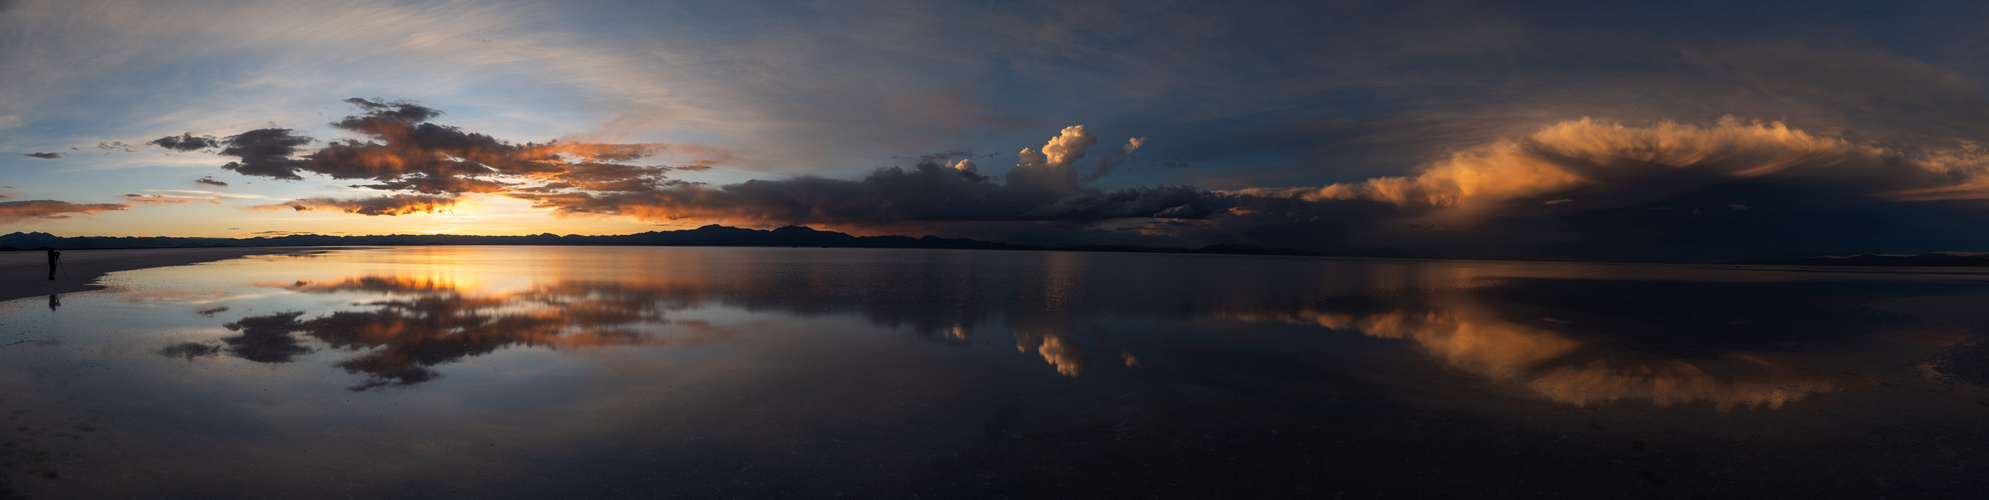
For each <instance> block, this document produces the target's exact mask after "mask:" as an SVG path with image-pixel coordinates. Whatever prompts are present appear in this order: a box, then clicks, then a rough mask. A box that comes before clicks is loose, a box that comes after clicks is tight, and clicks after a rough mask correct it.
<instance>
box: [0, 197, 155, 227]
mask: <svg viewBox="0 0 1989 500" xmlns="http://www.w3.org/2000/svg"><path fill="white" fill-rule="evenodd" d="M130 209H131V205H128V204H124V203H70V202H66V201H56V200H25V201H0V224H18V223H22V222H32V221H34V220H35V219H67V218H70V217H74V216H73V215H69V214H94V213H97V212H114V211H124V210H130Z"/></svg>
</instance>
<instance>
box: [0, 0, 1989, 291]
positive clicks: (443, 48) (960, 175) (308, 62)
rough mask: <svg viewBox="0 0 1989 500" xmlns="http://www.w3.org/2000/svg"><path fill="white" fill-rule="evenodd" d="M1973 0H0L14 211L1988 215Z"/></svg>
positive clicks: (1324, 241)
mask: <svg viewBox="0 0 1989 500" xmlns="http://www.w3.org/2000/svg"><path fill="white" fill-rule="evenodd" d="M1984 26H1989V4H1984V3H1982V2H1893V3H1872V2H1856V3H1851V2H1808V1H1806V2H1650V3H1647V4H1645V5H1620V4H1615V3H1604V2H1567V3H1553V2H1522V3H1508V2H1487V1H1468V2H1467V1H1458V2H1447V1H1438V2H1397V1H1389V2H1166V1H1140V2H1131V1H1128V2H1110V1H1105V2H1030V1H974V2H911V1H907V2H861V1H837V2H648V1H630V2H595V1H569V2H495V1H438V2H399V1H375V0H361V1H351V2H329V1H293V0H265V1H194V0H188V1H177V2H104V1H89V0H63V1H43V0H0V74H4V75H7V76H6V77H5V78H0V186H5V187H0V231H4V232H12V231H40V232H48V233H52V234H56V235H60V236H204V237H251V236H258V235H273V234H290V233H316V234H432V233H450V234H505V235H511V234H539V233H555V234H627V233H636V232H643V231H653V230H673V229H686V228H694V227H698V226H702V225H706V224H724V225H729V226H738V227H753V228H774V227H780V226H785V225H806V226H810V227H815V228H817V229H824V230H836V231H844V232H849V233H852V234H859V235H878V234H903V235H910V236H923V235H928V234H930V235H938V236H943V237H967V238H977V239H983V240H990V241H1003V242H1012V243H1029V244H1047V245H1081V244H1131V245H1151V246H1171V247H1198V246H1204V245H1213V244H1245V245H1257V246H1264V247H1278V248H1298V249H1304V250H1312V251H1318V252H1325V253H1330V254H1336V255H1357V256H1389V257H1443V258H1495V259H1574V260H1626V261H1695V260H1718V259H1733V258H1749V257H1761V256H1796V255H1830V254H1848V253H1855V252H1876V253H1920V252H1932V251H1985V250H1989V204H1985V200H1989V151H1985V150H1984V145H1983V142H1984V141H1985V140H1989V133H1985V131H1989V96H1985V94H1984V87H1983V84H1982V82H1984V81H1986V80H1989V64H1985V57H1984V55H1985V54H1989V34H1985V33H1989V30H1984V29H1982V28H1983V27H1984Z"/></svg>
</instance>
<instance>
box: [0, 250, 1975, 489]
mask: <svg viewBox="0 0 1989 500" xmlns="http://www.w3.org/2000/svg"><path fill="white" fill-rule="evenodd" d="M106 284H108V285H111V288H110V289H109V290H104V291H98V292H88V293H80V294H67V295H60V296H53V297H37V298H31V299H22V300H15V301H10V302H5V303H0V424H4V425H0V477H4V479H0V498H11V497H21V498H126V497H142V498H269V497H299V498H347V497H352V498H367V497H373V498H399V497H407V498H428V497H434V498H646V497H687V496H694V497H721V496H722V497H791V496H792V497H826V496H835V495H844V496H860V497H906V498H910V497H923V498H932V497H948V498H951V497H968V498H1011V497H1012V498H1036V497H1085V498H1097V497H1165V498H1181V497H1202V498H1205V497H1212V496H1217V495H1223V496H1242V497H1275V498H1294V497H1304V498H1310V497H1318V498H1376V497H1382V498H1385V497H1429V496H1446V497H1466V496H1469V497H1485V496H1504V497H1529V498H1532V497H1568V498H1592V497H1632V498H1693V497H1699V498H1759V497H1798V496H1800V497H1814V498H1886V497H1893V498H1927V497H1966V498H1974V497H1980V496H1981V495H1983V494H1985V492H1989V479H1985V477H1989V476H1985V475H1984V474H1983V473H1982V472H1983V471H1982V469H1983V468H1984V467H1985V465H1989V459H1985V458H1983V457H1989V391H1985V390H1984V385H1985V384H1989V380H1986V378H1989V372H1986V371H1985V369H1984V366H1985V364H1984V362H1985V356H1989V347H1985V344H1984V342H1983V339H1984V338H1985V337H1984V333H1985V327H1989V307H1984V305H1985V304H1989V274H1985V273H1984V272H1983V271H1978V270H1968V269H1959V270H1957V269H1945V270H1920V269H1804V268H1782V267H1740V268H1736V267H1732V266H1716V267H1706V266H1659V265H1602V264H1553V263H1512V262H1453V261H1392V260H1357V259H1325V258H1293V257H1230V256H1199V255H1147V254H1108V253H1059V252H990V251H931V250H862V249H786V248H775V249H768V248H620V247H616V248H573V247H413V248H390V249H346V250H332V251H323V252H311V253H305V254H301V255H265V256H251V257H245V258H241V259H235V260H228V261H221V262H213V263H207V264H199V265H192V266H182V267H169V268H155V269H143V270H135V271H125V272H119V273H114V274H111V275H109V277H108V278H107V279H106Z"/></svg>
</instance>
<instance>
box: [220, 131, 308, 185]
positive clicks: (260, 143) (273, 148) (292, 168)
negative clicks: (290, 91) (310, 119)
mask: <svg viewBox="0 0 1989 500" xmlns="http://www.w3.org/2000/svg"><path fill="white" fill-rule="evenodd" d="M295 132H296V131H294V130H290V129H287V128H265V129H256V130H250V131H248V132H243V133H240V134H236V135H233V136H229V137H228V138H227V139H226V140H224V141H223V142H222V144H225V145H226V146H227V147H226V148H224V149H222V150H221V154H223V155H227V156H234V157H237V158H241V160H240V161H233V162H228V164H227V165H222V166H221V168H225V169H228V170H233V171H235V172H239V173H241V174H242V175H252V176H258V177H272V178H277V179H284V180H293V181H300V180H304V177H303V176H300V175H297V169H298V168H299V167H301V166H302V165H303V163H304V162H303V161H302V160H296V159H292V158H290V156H291V155H293V154H296V153H297V149H298V148H299V147H301V146H303V145H305V144H310V143H311V141H312V139H311V138H309V137H304V136H300V135H296V133H295Z"/></svg>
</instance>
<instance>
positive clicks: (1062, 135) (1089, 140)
mask: <svg viewBox="0 0 1989 500" xmlns="http://www.w3.org/2000/svg"><path fill="white" fill-rule="evenodd" d="M1094 144H1098V138H1097V137H1093V136H1092V135H1091V132H1090V131H1087V130H1085V129H1084V126H1083V125H1072V126H1069V127H1064V129H1063V131H1062V132H1059V133H1058V134H1057V136H1056V137H1052V138H1050V142H1048V143H1046V144H1044V145H1043V150H1042V151H1037V150H1034V149H1030V148H1022V152H1021V153H1017V154H1016V157H1017V163H1016V164H1015V168H1014V169H1012V170H1009V171H1008V184H1009V185H1018V186H1030V187H1035V188H1038V189H1044V190H1050V191H1059V192H1067V191H1071V190H1073V189H1075V188H1076V181H1077V169H1076V168H1075V166H1074V165H1073V164H1075V163H1077V161H1078V160H1080V159H1083V158H1084V150H1085V148H1089V147H1091V146H1092V145H1094Z"/></svg>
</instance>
